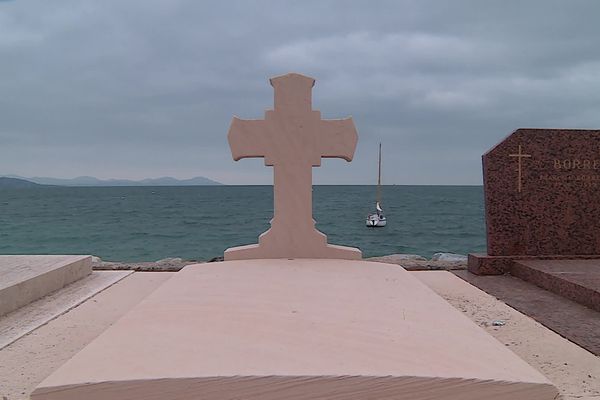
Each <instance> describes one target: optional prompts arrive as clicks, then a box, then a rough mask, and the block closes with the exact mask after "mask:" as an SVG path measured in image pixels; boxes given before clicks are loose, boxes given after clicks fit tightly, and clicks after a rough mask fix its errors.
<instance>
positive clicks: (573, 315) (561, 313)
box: [453, 271, 600, 356]
mask: <svg viewBox="0 0 600 400" xmlns="http://www.w3.org/2000/svg"><path fill="white" fill-rule="evenodd" d="M453 273H454V274H456V275H457V276H459V277H460V278H462V279H464V280H465V281H467V282H469V283H471V284H472V285H475V286H477V287H478V288H480V289H481V290H483V291H485V292H487V293H489V294H491V295H492V296H494V297H496V298H498V299H500V300H502V301H503V302H505V303H506V304H508V305H509V306H511V307H513V308H514V309H516V310H518V311H520V312H522V313H523V314H526V315H528V316H530V317H531V318H533V319H535V320H536V321H538V322H540V323H541V324H543V325H544V326H546V327H548V328H550V329H552V330H553V331H555V332H557V333H558V334H560V335H561V336H564V337H565V338H567V339H569V340H570V341H572V342H574V343H577V344H578V345H579V346H581V347H583V348H585V349H587V350H589V351H590V352H592V353H594V354H595V355H597V356H600V312H598V311H594V310H592V309H590V308H588V307H585V306H582V305H580V304H578V303H575V302H573V301H571V300H568V299H565V298H563V297H561V296H559V295H557V294H554V293H551V292H549V291H547V290H544V289H541V288H539V287H537V286H535V285H533V284H531V283H528V282H525V281H522V280H521V279H519V278H515V277H513V276H510V275H487V276H479V275H475V274H472V273H470V272H468V271H453Z"/></svg>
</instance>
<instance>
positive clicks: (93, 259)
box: [92, 256, 102, 264]
mask: <svg viewBox="0 0 600 400" xmlns="http://www.w3.org/2000/svg"><path fill="white" fill-rule="evenodd" d="M101 262H102V259H101V258H100V257H96V256H92V264H98V263H101Z"/></svg>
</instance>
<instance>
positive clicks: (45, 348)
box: [0, 272, 172, 400]
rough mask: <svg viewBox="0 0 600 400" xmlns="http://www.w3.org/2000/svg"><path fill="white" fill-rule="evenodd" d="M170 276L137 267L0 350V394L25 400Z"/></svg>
mask: <svg viewBox="0 0 600 400" xmlns="http://www.w3.org/2000/svg"><path fill="white" fill-rule="evenodd" d="M171 276H172V273H169V272H160V273H159V272H147V273H144V272H136V273H134V274H133V275H130V276H128V277H127V278H125V279H123V280H122V281H120V282H118V283H116V284H115V285H113V286H111V287H110V288H108V289H106V290H105V291H103V292H101V293H99V294H98V295H96V296H94V297H92V298H91V299H89V300H88V301H86V302H85V303H83V304H81V305H80V306H78V307H76V308H74V309H72V310H71V311H69V312H67V313H66V314H63V315H61V316H60V317H59V318H57V319H55V320H53V321H50V322H49V323H48V324H46V325H43V326H41V327H40V328H38V329H36V330H35V331H33V332H32V333H30V334H28V335H26V336H24V337H22V338H21V339H19V340H17V341H16V342H14V343H12V344H11V345H9V346H7V347H5V348H4V349H2V350H0V377H2V379H0V398H3V396H4V398H3V400H20V399H28V398H29V393H31V392H32V391H33V389H34V388H35V387H36V386H37V385H38V383H40V382H41V381H42V380H43V379H45V378H46V377H47V376H48V375H50V373H52V372H53V371H54V370H55V369H56V368H58V367H59V366H61V365H62V364H63V363H64V362H65V361H67V360H68V359H69V358H71V357H72V356H74V355H75V354H76V353H77V352H78V351H79V350H81V349H82V348H83V347H84V346H86V345H87V344H88V343H89V342H91V341H92V340H93V339H95V338H96V337H97V336H98V335H100V334H101V333H102V332H104V330H106V328H108V327H109V326H110V325H112V324H113V323H114V322H115V321H116V320H117V319H119V318H120V317H121V316H122V315H123V314H125V313H126V312H127V311H128V310H129V309H131V308H132V307H133V306H134V305H136V304H137V303H139V302H140V301H141V300H142V299H143V298H144V297H146V296H147V295H148V294H149V293H151V292H152V291H153V290H155V289H156V288H157V287H158V286H159V285H160V284H161V283H163V282H164V281H165V280H167V279H168V278H170V277H171ZM90 315H93V316H94V318H90Z"/></svg>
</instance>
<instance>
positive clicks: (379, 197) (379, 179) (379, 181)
mask: <svg viewBox="0 0 600 400" xmlns="http://www.w3.org/2000/svg"><path fill="white" fill-rule="evenodd" d="M377 202H378V203H379V204H380V205H381V143H379V172H378V174H377Z"/></svg>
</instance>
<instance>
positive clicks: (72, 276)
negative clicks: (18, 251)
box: [0, 255, 92, 316]
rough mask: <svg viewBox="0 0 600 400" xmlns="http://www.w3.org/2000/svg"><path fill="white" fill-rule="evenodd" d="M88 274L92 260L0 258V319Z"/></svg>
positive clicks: (86, 257)
mask: <svg viewBox="0 0 600 400" xmlns="http://www.w3.org/2000/svg"><path fill="white" fill-rule="evenodd" d="M91 273H92V257H91V256H57V255H43V256H42V255H7V256H0V316H2V315H5V314H8V313H9V312H11V311H15V310H16V309H18V308H20V307H23V306H25V305H27V304H29V303H31V302H32V301H35V300H38V299H40V298H42V297H44V296H46V295H47V294H50V293H52V292H54V291H56V290H58V289H61V288H63V287H65V286H66V285H68V284H70V283H72V282H75V281H77V280H79V279H81V278H83V277H85V276H87V275H89V274H91Z"/></svg>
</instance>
